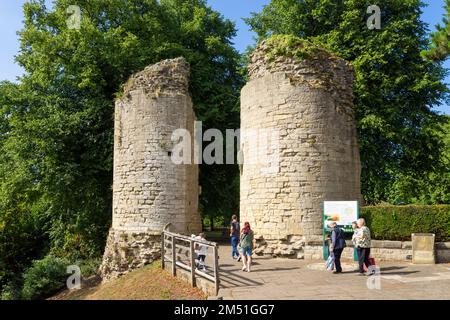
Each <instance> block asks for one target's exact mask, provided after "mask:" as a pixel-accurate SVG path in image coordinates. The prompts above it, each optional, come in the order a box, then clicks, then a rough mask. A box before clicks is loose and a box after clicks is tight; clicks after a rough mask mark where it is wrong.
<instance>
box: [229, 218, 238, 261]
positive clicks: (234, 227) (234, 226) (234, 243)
mask: <svg viewBox="0 0 450 320" xmlns="http://www.w3.org/2000/svg"><path fill="white" fill-rule="evenodd" d="M239 230H240V227H239V222H238V220H237V216H236V215H235V214H234V215H233V216H232V217H231V228H230V238H231V248H232V250H231V256H232V258H233V259H238V261H239V260H240V255H239V251H238V249H237V247H238V244H239Z"/></svg>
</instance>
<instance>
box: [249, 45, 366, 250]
mask: <svg viewBox="0 0 450 320" xmlns="http://www.w3.org/2000/svg"><path fill="white" fill-rule="evenodd" d="M353 76H354V74H353V70H352V67H351V65H350V64H349V63H348V62H346V61H345V60H342V59H340V58H337V57H335V56H333V55H332V54H330V53H328V52H327V51H325V50H323V49H321V48H318V47H316V46H315V45H312V44H311V43H309V42H307V41H303V40H301V39H298V38H295V37H290V36H274V37H272V38H270V39H268V40H266V41H264V42H262V43H260V45H259V46H258V47H257V49H256V50H255V52H254V53H253V55H252V57H251V61H250V65H249V77H250V81H249V82H248V83H247V84H246V85H245V87H244V88H243V89H242V91H241V148H242V149H241V152H242V154H243V166H242V170H241V179H240V188H241V189H240V214H241V219H240V220H241V222H244V221H248V222H250V225H251V226H252V228H253V230H254V231H255V238H256V239H257V249H256V253H259V254H265V255H272V256H286V257H293V258H311V256H308V247H309V246H310V245H313V244H316V245H317V243H318V241H319V243H320V241H321V240H322V222H321V215H322V202H323V201H324V200H360V170H361V169H360V160H359V150H358V144H357V137H356V127H355V122H354V118H353V109H352V107H353V92H352V83H353ZM261 129H264V131H265V133H261ZM258 130H259V131H258ZM255 132H256V134H255ZM267 132H269V134H267ZM270 132H272V133H273V134H274V135H273V136H272V138H271V140H273V141H275V140H276V141H275V142H276V143H274V144H272V143H271V141H270V139H267V136H270ZM264 140H266V141H267V143H266V144H265V145H266V148H264V143H261V141H263V142H264ZM264 152H265V154H266V159H265V160H267V161H262V160H263V159H264Z"/></svg>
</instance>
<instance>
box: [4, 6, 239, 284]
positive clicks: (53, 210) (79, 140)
mask: <svg viewBox="0 0 450 320" xmlns="http://www.w3.org/2000/svg"><path fill="white" fill-rule="evenodd" d="M69 5H78V6H79V7H80V8H81V25H80V29H69V28H68V26H67V23H66V21H67V19H68V17H69V14H68V13H67V11H66V10H67V8H68V7H69ZM24 16H25V17H24V27H23V29H22V30H21V31H20V33H19V35H20V43H21V47H20V53H19V55H18V56H17V61H18V63H19V64H20V65H21V66H22V67H23V68H24V69H25V74H24V76H23V77H22V78H21V79H20V83H19V84H18V85H13V84H10V83H2V84H1V85H0V108H1V109H0V111H1V116H0V191H1V194H0V197H1V199H0V237H3V238H2V239H4V237H5V236H7V235H11V237H10V238H8V244H9V245H12V244H11V243H9V242H10V241H14V239H15V238H14V237H15V236H14V237H13V236H12V234H16V233H17V237H16V239H22V238H23V239H22V240H23V241H22V240H21V241H22V243H25V245H24V246H25V247H26V248H24V249H23V250H25V251H26V252H31V251H32V253H30V254H28V253H27V255H28V256H27V258H26V259H25V257H22V258H23V259H22V258H18V261H16V262H14V263H16V264H18V265H19V266H20V267H21V268H22V270H23V268H24V267H26V266H27V265H28V264H29V263H30V259H39V258H42V257H43V256H45V255H46V254H47V252H48V251H50V252H51V253H52V254H53V255H55V256H58V257H65V258H69V259H70V260H72V261H73V260H75V259H84V258H89V257H93V256H99V255H100V254H101V253H102V252H103V248H104V244H105V239H106V234H107V231H108V228H109V226H110V219H111V202H112V199H111V198H112V197H111V195H112V192H111V186H112V147H113V110H114V99H115V97H116V96H117V95H118V94H119V95H120V91H121V85H122V84H123V83H124V82H125V81H126V80H127V79H128V77H129V76H130V75H131V74H132V73H134V72H137V71H140V70H142V69H143V68H144V67H145V66H147V65H149V64H152V63H155V62H158V61H160V60H162V59H166V58H175V57H178V56H184V57H185V58H186V59H187V60H188V61H189V63H190V65H191V82H190V92H191V95H192V98H193V102H194V106H195V111H196V114H197V117H198V118H199V120H201V121H203V124H204V128H209V127H215V128H219V129H224V128H234V127H237V126H238V124H239V109H238V105H239V103H238V101H239V88H240V86H241V85H242V79H241V76H240V75H239V74H238V73H237V71H236V70H237V69H238V63H239V55H238V53H237V52H236V50H235V49H234V48H233V47H232V45H231V38H232V37H233V36H234V35H235V27H234V24H233V23H232V22H231V21H229V20H226V19H224V18H223V17H222V16H221V15H220V14H219V13H217V12H215V11H214V10H212V9H211V8H210V7H208V6H207V5H206V1H203V0H161V1H157V0H107V1H103V0H77V1H72V0H57V1H54V8H53V9H52V10H49V9H48V8H46V7H45V4H44V1H43V0H32V1H29V2H27V3H25V5H24ZM237 170H238V168H237V166H201V176H200V181H201V184H203V189H204V190H205V189H206V190H208V192H205V193H203V195H202V197H201V203H202V207H203V209H204V210H205V211H207V210H211V209H210V206H211V205H217V204H219V205H223V206H224V207H226V206H236V205H235V204H236V203H237V201H238V197H237V193H238V189H236V188H231V190H229V189H230V188H229V186H230V185H232V184H233V181H234V180H233V179H234V177H235V176H236V174H237ZM211 186H213V187H211ZM224 190H226V192H231V193H234V196H233V197H232V198H231V201H230V197H229V195H228V194H224ZM9 216H10V217H11V219H12V220H13V221H14V219H17V220H16V221H15V222H14V224H9V223H8V222H7V221H8V219H9V218H8V217H9ZM22 218H23V222H22V220H21V219H22ZM30 228H31V229H32V230H34V229H37V234H40V235H41V237H42V238H43V239H39V242H38V240H35V238H34V237H35V235H34V233H33V232H31V231H30V232H28V231H26V230H28V229H30ZM20 234H23V235H24V236H23V237H22V238H20V236H19V235H20ZM3 245H5V248H6V244H4V243H1V244H0V246H3ZM0 250H2V249H1V248H0ZM5 250H6V251H8V250H12V249H11V247H10V249H5ZM27 250H28V251H27ZM3 252H5V251H1V252H0V253H3ZM10 253H11V254H12V251H11V252H10ZM4 263H6V262H4V261H3V260H2V263H1V264H0V277H1V275H2V274H6V273H8V272H10V271H13V265H12V264H10V263H7V265H4ZM19 271H20V270H19ZM7 280H8V279H6V278H5V277H4V279H3V284H4V283H5V281H7ZM0 281H2V280H0ZM1 286H2V283H1V282H0V289H1Z"/></svg>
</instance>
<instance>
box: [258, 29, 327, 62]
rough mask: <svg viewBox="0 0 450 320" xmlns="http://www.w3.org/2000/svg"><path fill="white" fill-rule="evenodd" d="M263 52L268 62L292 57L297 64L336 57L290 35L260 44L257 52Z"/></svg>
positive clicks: (317, 46)
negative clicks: (259, 50)
mask: <svg viewBox="0 0 450 320" xmlns="http://www.w3.org/2000/svg"><path fill="white" fill-rule="evenodd" d="M259 48H261V50H263V52H264V54H265V56H266V59H267V61H269V62H272V61H275V60H276V59H277V58H278V57H292V58H293V59H294V61H295V62H302V61H303V60H316V59H318V60H322V59H327V58H329V57H335V55H334V54H333V53H332V52H331V51H328V50H326V49H325V48H324V47H322V46H320V45H319V44H316V43H313V42H311V41H309V40H306V39H302V38H299V37H297V36H294V35H290V34H276V35H273V36H271V37H270V38H267V39H265V40H263V41H261V42H260V44H259V45H258V46H257V50H258V49H259Z"/></svg>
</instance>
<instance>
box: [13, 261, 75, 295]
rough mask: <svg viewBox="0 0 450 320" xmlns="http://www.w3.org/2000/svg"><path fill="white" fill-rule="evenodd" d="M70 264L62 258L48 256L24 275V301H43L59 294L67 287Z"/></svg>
mask: <svg viewBox="0 0 450 320" xmlns="http://www.w3.org/2000/svg"><path fill="white" fill-rule="evenodd" d="M68 265H69V263H68V262H67V261H66V260H64V259H61V258H56V257H54V256H51V255H48V256H46V257H45V258H44V259H42V260H35V261H33V265H32V266H31V267H30V268H29V269H27V270H26V271H25V273H24V275H23V280H24V283H23V288H22V297H23V298H24V299H43V298H47V297H49V296H51V295H52V294H54V293H56V292H58V291H59V290H61V289H62V288H64V286H65V285H66V279H67V278H68V277H69V275H68V274H67V273H66V271H67V270H66V268H67V266H68Z"/></svg>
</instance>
